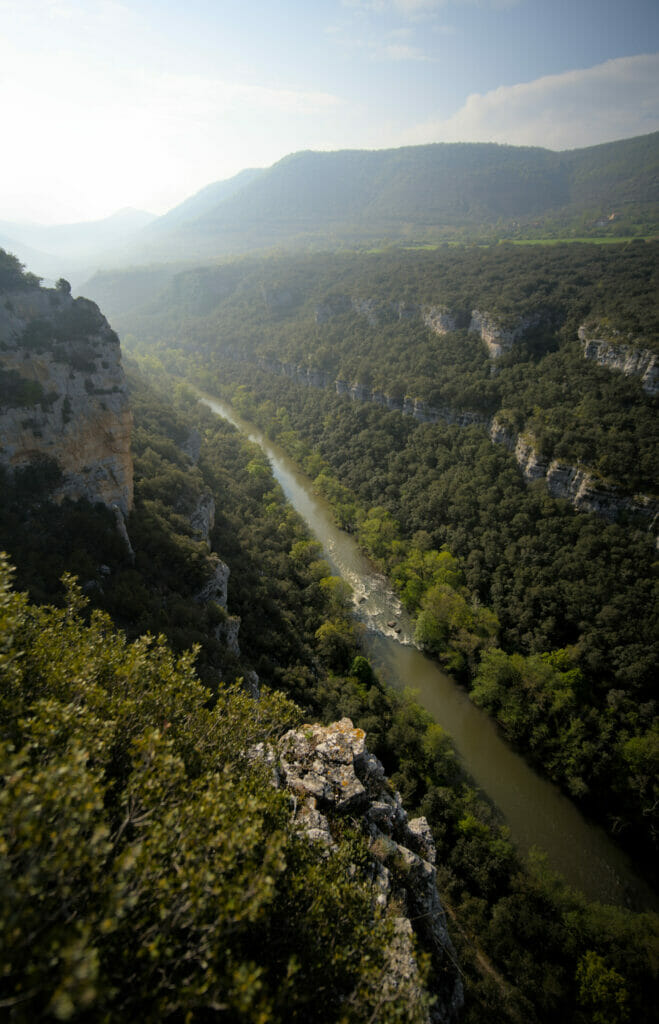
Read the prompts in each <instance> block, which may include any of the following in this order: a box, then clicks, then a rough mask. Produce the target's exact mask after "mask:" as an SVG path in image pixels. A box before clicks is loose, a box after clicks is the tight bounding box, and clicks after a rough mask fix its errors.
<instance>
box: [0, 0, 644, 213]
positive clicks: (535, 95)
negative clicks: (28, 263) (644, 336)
mask: <svg viewBox="0 0 659 1024" xmlns="http://www.w3.org/2000/svg"><path fill="white" fill-rule="evenodd" d="M0 18H1V22H0V23H1V24H2V31H1V33H0V69H1V70H0V95H1V96H2V112H3V135H4V147H3V159H2V166H1V171H0V181H1V185H2V187H1V189H0V220H2V221H7V222H20V221H34V222H41V223H67V222H75V221H84V220H94V219H98V218H103V217H107V216H109V215H110V214H113V213H115V212H116V211H118V210H120V209H122V208H124V207H131V208H134V209H141V210H147V211H149V212H150V213H152V214H162V213H164V212H166V211H167V210H169V209H171V208H172V207H174V206H175V205H177V204H178V203H180V202H181V201H183V200H184V199H185V198H186V197H188V196H190V195H192V194H194V193H195V192H197V191H198V190H199V189H201V188H203V187H204V186H205V185H207V184H209V183H210V182H214V181H219V180H222V179H226V178H229V177H231V176H232V175H234V174H236V173H238V172H239V171H241V170H242V169H244V168H248V167H266V166H269V165H271V164H272V163H274V162H275V161H277V160H279V159H281V158H282V157H284V156H285V155H286V154H288V153H293V152H296V151H298V150H308V149H315V150H337V149H345V148H362V149H381V148H387V147H395V146H402V145H415V144H420V143H428V142H442V141H445V142H456V141H483V142H488V141H491V142H501V143H511V144H514V145H534V146H538V145H540V146H546V147H548V148H550V149H555V150H560V149H570V148H575V147H580V146H589V145H594V144H597V143H600V142H607V141H612V140H614V139H621V138H629V137H631V136H635V135H641V134H645V133H648V132H652V131H656V130H657V129H658V128H659V52H657V51H658V49H659V43H658V38H659V6H658V5H657V4H656V3H655V2H653V0H630V2H627V3H622V2H619V0H571V2H566V0H554V2H552V3H547V2H545V0H342V2H341V0H314V3H309V2H308V0H284V2H283V3H280V4H277V5H273V4H272V3H270V2H266V0H243V2H240V3H238V2H235V0H190V2H186V3H185V4H184V3H182V2H174V3H168V4H161V3H156V2H155V0H134V2H129V3H121V2H116V0H20V2H19V0H0Z"/></svg>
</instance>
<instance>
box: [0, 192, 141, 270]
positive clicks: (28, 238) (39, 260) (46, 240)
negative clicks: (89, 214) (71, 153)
mask: <svg viewBox="0 0 659 1024" xmlns="http://www.w3.org/2000/svg"><path fill="white" fill-rule="evenodd" d="M153 220H155V217H154V215H153V214H151V213H146V212H145V211H144V210H132V209H124V210H119V211H118V212H117V213H114V214H112V215H111V216H110V217H104V218H103V219H102V220H95V221H84V222H81V223H77V224H21V223H13V222H11V221H0V243H1V244H2V247H3V248H4V249H6V250H8V251H10V252H12V253H14V255H16V256H18V258H19V259H20V260H21V261H22V262H23V263H25V264H26V265H28V266H29V268H30V270H31V271H32V272H33V273H36V274H39V275H40V276H42V277H46V278H50V277H61V276H62V275H64V276H66V277H69V276H70V277H76V276H80V275H86V274H88V273H89V272H90V271H91V270H93V269H95V267H96V266H97V265H98V264H99V263H102V262H104V261H107V262H117V260H118V259H122V260H123V259H124V253H125V251H126V248H127V246H128V245H129V244H132V243H133V242H134V240H135V238H136V236H138V234H139V233H140V232H141V231H142V230H143V229H144V228H145V227H146V226H147V225H148V224H150V223H151V221H153Z"/></svg>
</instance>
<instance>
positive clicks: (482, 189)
mask: <svg viewBox="0 0 659 1024" xmlns="http://www.w3.org/2000/svg"><path fill="white" fill-rule="evenodd" d="M246 173H247V172H243V175H238V176H237V177H236V178H232V179H230V181H228V182H219V183H217V184H216V185H213V186H209V188H207V189H205V190H203V191H202V192H201V193H198V194H197V195H196V196H193V197H192V198H191V199H189V200H186V202H185V203H183V204H182V205H181V206H179V207H176V208H175V210H173V211H170V213H169V214H167V215H166V217H164V218H161V219H160V220H159V221H156V222H154V224H153V225H151V226H150V227H149V228H148V229H147V230H146V231H145V232H143V233H142V243H143V244H142V255H143V256H148V257H149V258H175V257H178V258H193V257H200V256H206V257H208V256H212V255H216V254H217V255H219V254H221V253H225V252H232V251H233V252H235V251H245V250H248V249H254V248H264V247H271V246H275V245H280V244H287V245H290V244H300V243H302V244H310V243H311V244H314V245H320V246H322V247H324V248H328V247H334V246H336V245H337V244H339V245H340V244H346V243H347V244H358V243H360V242H368V241H370V242H373V241H374V240H380V239H390V240H404V239H415V240H419V239H424V238H426V239H429V240H433V241H439V240H442V239H449V238H454V237H465V238H466V237H473V238H476V237H483V236H490V235H492V234H493V233H495V234H496V235H497V237H499V236H507V235H520V236H522V237H525V236H531V237H532V236H534V235H535V236H538V235H543V234H547V233H549V234H554V235H556V234H558V235H560V234H563V233H567V234H582V233H597V232H599V233H602V231H603V230H606V231H608V232H609V233H610V232H615V233H618V234H624V233H630V232H638V231H640V230H641V229H642V230H643V231H645V232H647V231H649V230H654V229H655V228H656V226H657V224H659V133H654V134H653V135H647V136H642V137H640V138H636V139H626V140H622V141H619V142H614V143H609V144H607V145H604V146H594V147H589V148H588V149H582V150H574V151H570V152H565V153H554V152H551V151H550V150H546V149H541V148H537V147H535V148H534V147H519V146H502V145H497V144H494V143H437V144H433V145H427V146H413V147H406V148H402V149H390V150H377V151H366V150H342V151H339V152H333V153H315V152H301V153H294V154H291V155H290V156H287V157H285V158H284V159H283V160H280V161H279V162H278V163H276V164H275V165H274V166H273V167H271V168H269V169H268V170H265V171H261V172H259V173H257V174H256V176H254V177H252V178H250V177H249V176H248V177H247V179H245V174H246ZM218 197H219V201H218V202H217V203H216V204H215V205H213V204H212V202H211V201H212V200H213V199H214V198H218ZM612 214H615V216H614V217H611V215H612Z"/></svg>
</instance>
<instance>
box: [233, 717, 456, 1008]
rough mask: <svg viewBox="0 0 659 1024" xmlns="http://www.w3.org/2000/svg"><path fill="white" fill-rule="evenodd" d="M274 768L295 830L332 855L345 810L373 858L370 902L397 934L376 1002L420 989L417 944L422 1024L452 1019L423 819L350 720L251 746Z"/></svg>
mask: <svg viewBox="0 0 659 1024" xmlns="http://www.w3.org/2000/svg"><path fill="white" fill-rule="evenodd" d="M252 756H253V757H254V758H257V757H258V758H265V759H266V760H267V761H268V762H269V763H270V764H271V765H272V770H273V772H272V779H273V783H274V785H276V786H278V787H280V788H285V789H287V790H288V791H289V792H290V793H291V796H292V799H293V801H294V806H295V816H296V820H297V824H298V828H299V829H300V831H301V833H302V834H304V835H305V836H306V837H307V838H308V840H309V841H310V842H313V843H318V844H320V846H321V847H323V848H324V850H325V855H326V856H327V857H331V856H332V853H333V851H334V850H335V848H336V847H335V841H334V835H335V834H337V828H338V829H340V824H339V823H340V820H341V819H342V818H343V819H345V817H346V816H348V817H349V818H350V820H351V821H352V822H353V823H354V824H356V825H357V826H358V827H359V828H360V830H361V832H362V834H363V836H364V839H365V841H366V844H367V848H368V851H369V854H370V858H371V865H370V872H371V880H372V888H373V903H374V905H375V906H379V907H381V908H382V909H387V908H388V909H389V910H390V912H391V913H393V914H394V915H395V922H394V924H395V931H394V940H393V941H392V944H391V947H390V949H389V950H388V951H387V952H388V957H389V965H390V966H389V972H388V975H387V978H386V980H385V983H384V984H385V988H384V991H383V998H385V999H387V1000H391V1001H394V1000H404V999H406V998H408V997H409V996H410V995H411V994H412V993H413V992H418V991H419V990H420V988H421V979H420V975H419V970H418V966H417V947H420V949H421V951H423V952H425V953H428V954H429V955H430V957H431V961H432V968H433V969H432V976H433V978H434V982H433V991H432V993H431V995H432V997H433V1000H432V1003H431V1005H430V1007H429V1009H428V1015H427V1021H428V1022H429V1024H451V1022H453V1021H455V1020H456V1019H457V1016H458V1014H459V1011H460V1009H461V1007H462V1004H463V987H462V979H461V975H460V969H459V967H458V965H457V960H456V955H455V950H454V948H453V944H452V942H451V939H450V936H449V933H448V929H447V924H446V915H445V912H444V908H443V906H442V903H441V900H440V897H439V894H438V891H437V873H436V869H435V860H436V850H435V844H434V840H433V837H432V833H431V831H430V828H429V826H428V823H427V822H426V819H425V818H415V819H413V820H409V819H408V817H407V813H406V812H405V809H404V807H403V805H402V802H401V798H400V796H399V794H398V793H397V792H395V790H394V789H393V787H392V786H391V784H390V782H389V781H388V779H387V778H386V776H385V772H384V768H383V766H382V764H381V763H380V761H378V759H377V758H376V757H374V755H373V754H371V753H369V751H368V750H367V748H366V743H365V734H364V732H363V730H362V729H355V728H354V727H353V724H352V722H351V720H350V719H349V718H343V719H342V720H341V721H340V722H334V723H333V724H332V725H328V726H322V725H318V724H311V725H304V726H302V727H301V728H299V729H294V730H291V731H290V732H288V733H286V735H285V736H283V737H282V738H281V740H280V741H279V743H278V745H277V747H276V748H275V749H273V748H267V747H266V746H264V745H263V744H261V745H260V746H259V747H257V748H255V750H253V751H252Z"/></svg>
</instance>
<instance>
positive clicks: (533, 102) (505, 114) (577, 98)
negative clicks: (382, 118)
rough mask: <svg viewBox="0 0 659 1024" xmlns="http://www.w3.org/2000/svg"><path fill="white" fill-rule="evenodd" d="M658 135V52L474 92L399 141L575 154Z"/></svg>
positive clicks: (617, 59)
mask: <svg viewBox="0 0 659 1024" xmlns="http://www.w3.org/2000/svg"><path fill="white" fill-rule="evenodd" d="M657 130H659V53H657V54H644V55H642V56H638V57H618V58H616V59H615V60H609V61H606V62H605V63H603V64H598V65H596V66H595V67H592V68H586V69H583V70H576V71H566V72H564V73H563V74H560V75H546V76H544V77H543V78H538V79H536V80H535V81H533V82H525V83H521V84H519V85H512V86H507V85H506V86H500V87H499V88H498V89H494V90H492V91H491V92H487V93H484V94H481V93H473V94H472V95H471V96H469V97H468V98H467V100H466V101H465V103H464V105H463V106H462V107H461V108H460V109H459V110H458V111H457V112H456V113H455V114H453V115H452V116H451V117H450V118H448V119H446V120H436V121H429V122H426V123H424V124H420V125H417V126H416V127H415V128H413V129H412V130H411V131H409V132H406V133H405V135H404V136H403V139H402V140H401V141H404V142H405V143H406V144H408V145H410V144H411V145H413V144H416V143H422V142H507V143H511V144H513V145H532V146H545V147H547V148H549V149H572V148H577V147H580V146H591V145H596V144H598V143H600V142H611V141H613V140H615V139H622V138H629V137H632V136H634V135H644V134H646V133H648V132H653V131H657Z"/></svg>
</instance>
